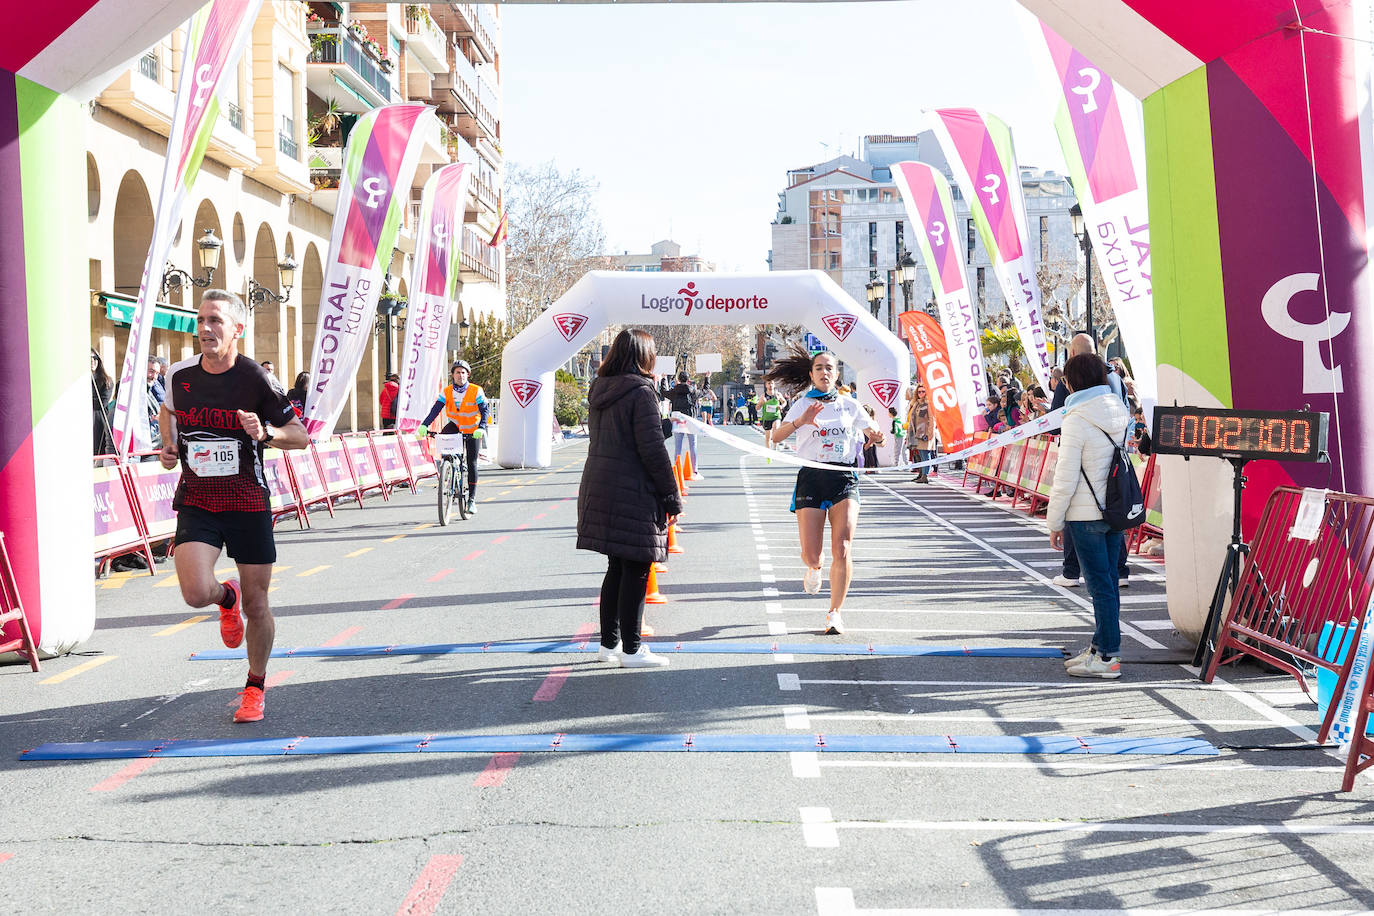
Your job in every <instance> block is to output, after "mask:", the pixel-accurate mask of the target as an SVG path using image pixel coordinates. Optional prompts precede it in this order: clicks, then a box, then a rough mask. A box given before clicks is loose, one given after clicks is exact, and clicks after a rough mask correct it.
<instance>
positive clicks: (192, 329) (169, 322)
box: [100, 293, 196, 334]
mask: <svg viewBox="0 0 1374 916" xmlns="http://www.w3.org/2000/svg"><path fill="white" fill-rule="evenodd" d="M100 301H101V302H103V303H104V304H105V317H106V318H108V319H110V320H111V321H113V322H114V323H115V324H124V325H129V324H133V320H134V306H135V305H137V304H138V300H136V299H131V298H129V297H128V296H121V295H119V294H118V293H101V294H100ZM153 327H155V328H165V329H167V330H168V331H176V332H178V333H181V334H194V333H196V314H195V312H188V311H187V310H185V309H179V308H172V307H171V306H164V305H156V306H154V309H153Z"/></svg>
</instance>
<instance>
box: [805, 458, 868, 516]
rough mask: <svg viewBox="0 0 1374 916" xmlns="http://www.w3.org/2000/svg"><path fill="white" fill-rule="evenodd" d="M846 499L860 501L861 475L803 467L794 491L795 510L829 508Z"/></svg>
mask: <svg viewBox="0 0 1374 916" xmlns="http://www.w3.org/2000/svg"><path fill="white" fill-rule="evenodd" d="M846 499H852V500H854V501H855V502H858V501H859V475H858V474H856V473H854V472H853V471H822V470H820V469H819V468H801V469H799V470H798V471H797V486H796V488H795V489H793V491H792V505H791V506H790V507H789V508H790V509H791V510H792V511H793V512H796V511H797V510H798V509H829V508H830V507H831V506H835V505H839V504H840V503H841V502H843V501H844V500H846Z"/></svg>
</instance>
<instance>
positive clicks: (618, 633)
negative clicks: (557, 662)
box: [601, 557, 650, 652]
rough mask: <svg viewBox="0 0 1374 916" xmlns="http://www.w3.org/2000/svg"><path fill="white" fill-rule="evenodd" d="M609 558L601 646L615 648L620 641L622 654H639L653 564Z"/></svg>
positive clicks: (602, 594) (603, 604)
mask: <svg viewBox="0 0 1374 916" xmlns="http://www.w3.org/2000/svg"><path fill="white" fill-rule="evenodd" d="M608 559H609V560H610V562H609V563H608V564H607V566H606V578H605V579H603V580H601V645H602V646H604V647H605V648H607V649H614V648H615V644H616V642H617V641H620V642H621V643H622V650H623V651H625V652H637V651H638V650H639V633H640V629H641V628H642V627H643V625H644V594H645V590H646V589H647V588H648V586H649V565H650V564H648V563H640V562H638V561H636V560H623V559H621V558H620V557H609V558H608Z"/></svg>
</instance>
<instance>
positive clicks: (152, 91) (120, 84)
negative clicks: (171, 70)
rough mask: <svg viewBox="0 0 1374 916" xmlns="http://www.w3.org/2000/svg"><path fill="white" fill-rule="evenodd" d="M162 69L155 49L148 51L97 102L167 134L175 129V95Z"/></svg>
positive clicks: (160, 132) (163, 134)
mask: <svg viewBox="0 0 1374 916" xmlns="http://www.w3.org/2000/svg"><path fill="white" fill-rule="evenodd" d="M161 72H162V69H161V64H160V63H159V59H158V56H157V53H156V50H154V51H149V52H148V53H147V54H145V55H143V56H142V57H140V58H139V59H138V65H137V66H135V67H130V68H129V69H128V70H125V71H124V72H123V73H121V74H120V75H119V78H118V79H116V80H115V81H114V82H112V83H111V84H110V85H109V86H108V87H106V89H105V91H104V92H102V93H100V96H99V97H98V98H97V100H96V101H98V102H99V103H100V104H101V105H104V106H105V107H106V108H109V109H110V110H111V111H117V112H119V113H120V114H122V115H123V116H124V117H126V118H128V119H129V120H130V121H133V122H135V123H137V124H142V125H143V126H144V127H146V128H148V129H149V130H153V131H156V132H157V133H159V134H161V135H162V136H164V137H165V136H167V135H168V134H170V133H171V130H172V112H173V110H174V108H175V106H176V94H175V93H174V92H173V91H172V90H171V89H168V88H167V87H165V86H163V85H162V84H161V82H159V79H160V76H161Z"/></svg>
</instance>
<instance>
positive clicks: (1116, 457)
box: [1078, 429, 1145, 531]
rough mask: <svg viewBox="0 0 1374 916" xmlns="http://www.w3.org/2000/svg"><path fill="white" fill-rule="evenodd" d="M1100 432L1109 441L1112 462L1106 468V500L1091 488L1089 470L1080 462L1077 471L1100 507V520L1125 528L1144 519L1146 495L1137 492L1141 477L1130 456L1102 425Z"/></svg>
mask: <svg viewBox="0 0 1374 916" xmlns="http://www.w3.org/2000/svg"><path fill="white" fill-rule="evenodd" d="M1098 431H1099V432H1101V433H1102V435H1104V436H1107V441H1108V442H1110V443H1111V444H1112V462H1111V466H1110V467H1109V468H1108V470H1107V486H1106V487H1105V488H1104V489H1105V492H1104V493H1103V495H1104V496H1105V497H1106V499H1105V500H1098V498H1097V491H1096V490H1094V489H1093V485H1092V481H1090V480H1088V473H1087V471H1084V470H1083V468H1082V467H1081V466H1080V467H1079V469H1078V473H1080V474H1082V475H1083V482H1084V483H1086V484H1087V485H1088V492H1089V493H1091V494H1092V495H1093V502H1095V503H1097V508H1098V509H1100V510H1102V521H1104V522H1106V523H1107V525H1108V526H1109V527H1110V528H1111V529H1112V530H1113V531H1125V530H1126V529H1127V528H1134V527H1136V526H1137V525H1139V524H1141V523H1143V522H1144V521H1145V496H1144V494H1143V493H1141V492H1140V481H1139V480H1137V479H1136V476H1135V465H1133V464H1131V459H1129V458H1127V457H1126V450H1125V449H1124V448H1123V447H1122V446H1120V445H1117V444H1116V440H1115V439H1113V438H1112V437H1111V436H1110V435H1108V434H1107V431H1106V430H1104V429H1099V430H1098Z"/></svg>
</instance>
